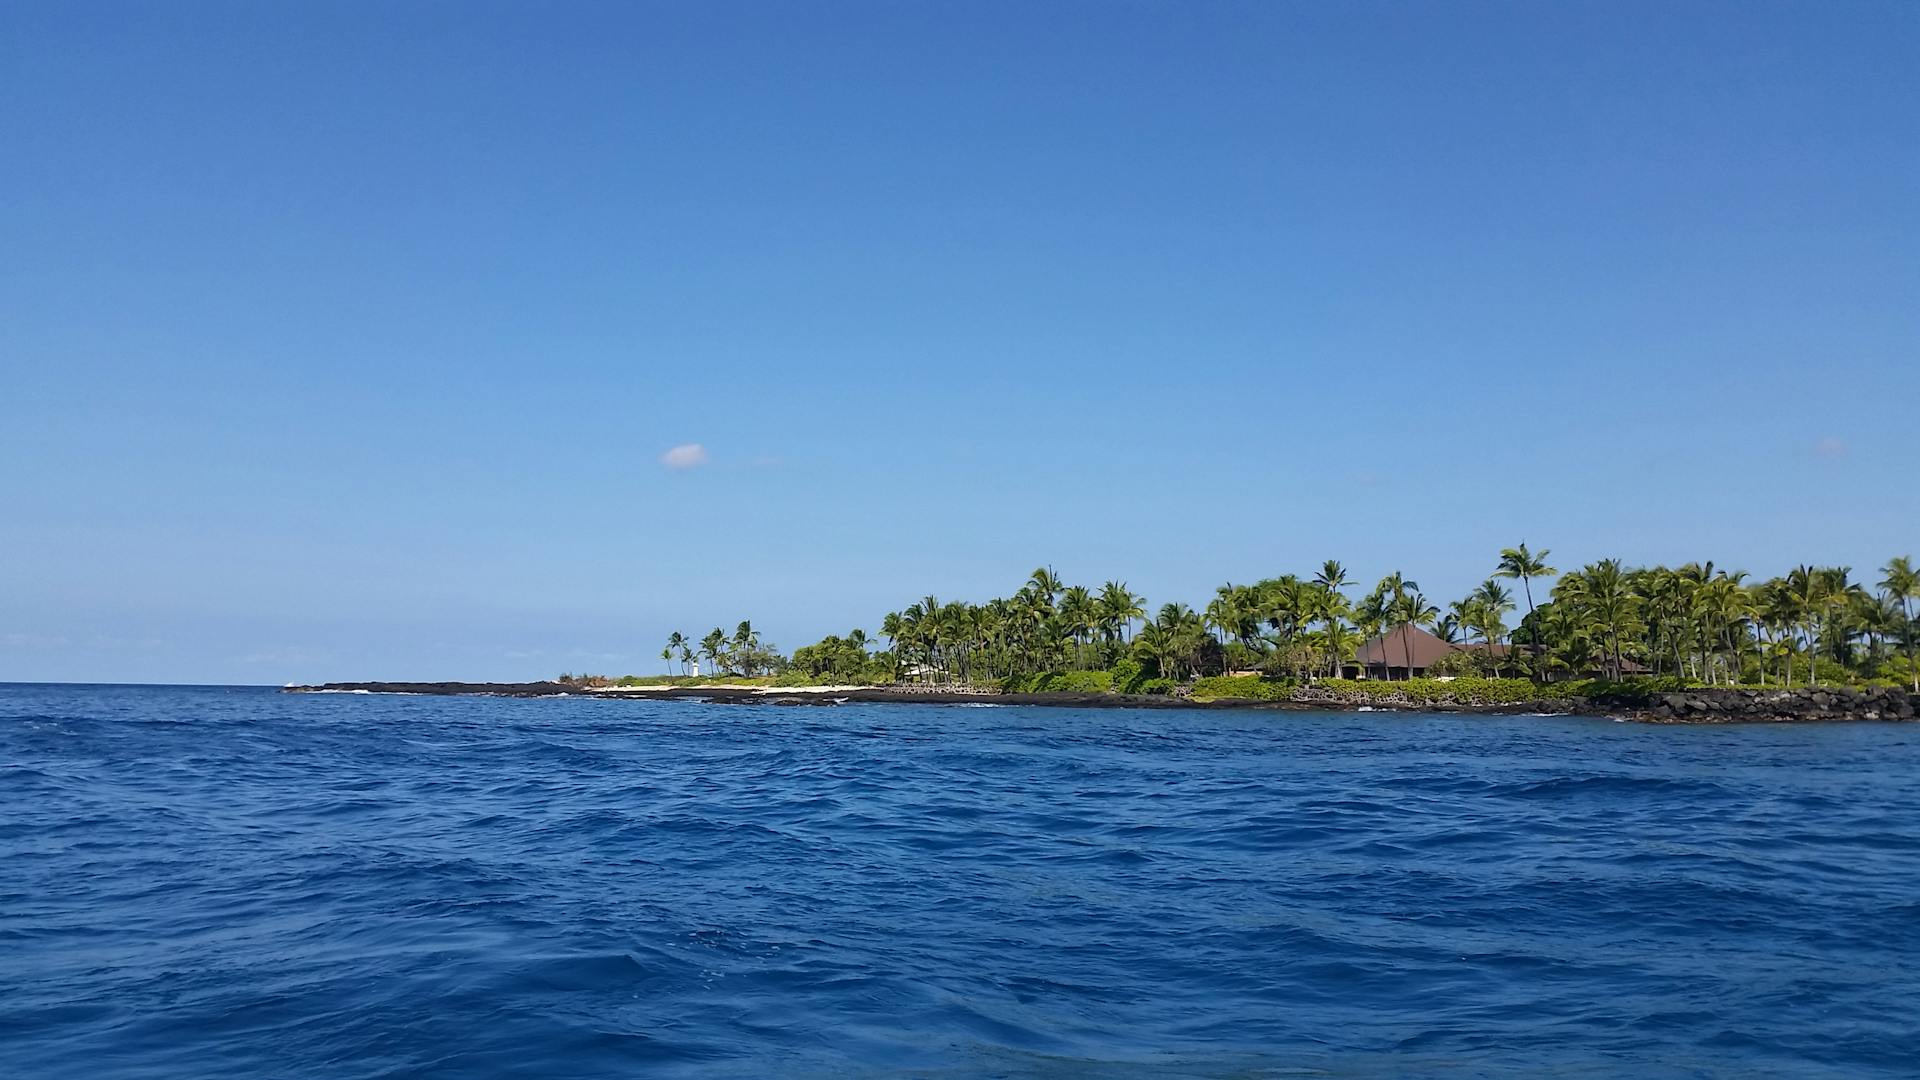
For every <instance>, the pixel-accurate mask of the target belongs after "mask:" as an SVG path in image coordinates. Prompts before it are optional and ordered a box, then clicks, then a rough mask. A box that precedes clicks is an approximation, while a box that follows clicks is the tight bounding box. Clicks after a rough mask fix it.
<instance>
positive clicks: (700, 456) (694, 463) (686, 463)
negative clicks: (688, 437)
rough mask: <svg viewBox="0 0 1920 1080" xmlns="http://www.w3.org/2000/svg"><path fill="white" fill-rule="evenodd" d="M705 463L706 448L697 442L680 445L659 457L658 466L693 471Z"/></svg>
mask: <svg viewBox="0 0 1920 1080" xmlns="http://www.w3.org/2000/svg"><path fill="white" fill-rule="evenodd" d="M706 463H707V448H706V447H704V446H701V445H700V444H699V443H697V442H690V443H681V444H680V445H679V446H676V447H674V448H673V449H671V450H669V451H667V452H666V453H664V454H661V455H660V464H662V465H665V466H666V467H667V468H669V469H693V468H698V467H699V466H701V465H705V464H706Z"/></svg>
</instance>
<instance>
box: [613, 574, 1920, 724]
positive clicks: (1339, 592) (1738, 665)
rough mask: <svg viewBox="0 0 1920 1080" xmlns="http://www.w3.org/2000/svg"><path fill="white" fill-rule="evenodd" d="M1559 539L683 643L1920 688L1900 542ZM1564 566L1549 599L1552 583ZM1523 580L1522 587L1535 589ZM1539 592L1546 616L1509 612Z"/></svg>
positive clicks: (714, 648)
mask: <svg viewBox="0 0 1920 1080" xmlns="http://www.w3.org/2000/svg"><path fill="white" fill-rule="evenodd" d="M1550 555H1551V553H1550V552H1548V551H1545V550H1542V551H1538V552H1535V551H1532V550H1530V549H1529V548H1528V547H1527V545H1525V544H1520V545H1517V546H1515V547H1511V548H1506V549H1504V550H1502V551H1501V552H1500V554H1499V557H1498V558H1497V560H1495V561H1494V564H1493V566H1492V569H1491V573H1490V575H1489V577H1488V578H1487V580H1485V581H1484V582H1483V583H1482V584H1480V585H1478V586H1476V587H1475V588H1473V589H1472V590H1470V591H1469V593H1468V595H1466V596H1464V597H1462V598H1460V599H1459V600H1456V601H1453V602H1451V603H1449V604H1448V605H1447V606H1446V607H1445V608H1444V609H1442V608H1441V607H1440V606H1439V605H1438V604H1435V603H1434V602H1432V601H1430V600H1429V599H1428V598H1427V596H1426V595H1425V594H1424V593H1423V592H1422V590H1421V588H1420V585H1419V583H1418V582H1416V581H1413V580H1411V579H1409V578H1408V577H1406V576H1405V575H1404V574H1402V573H1400V572H1398V571H1396V572H1394V573H1391V574H1388V575H1387V576H1386V577H1384V578H1382V579H1380V581H1379V582H1378V583H1377V584H1376V585H1374V587H1373V588H1372V589H1370V590H1369V591H1367V592H1365V593H1363V594H1360V595H1358V596H1354V595H1352V592H1351V590H1352V589H1353V587H1354V583H1353V581H1352V578H1351V577H1350V575H1349V574H1348V572H1347V570H1346V568H1345V567H1344V566H1342V565H1341V564H1340V563H1338V562H1335V561H1332V560H1329V561H1327V562H1325V563H1323V564H1322V565H1321V566H1320V568H1319V569H1318V570H1317V571H1315V572H1314V573H1312V574H1311V575H1306V576H1296V575H1293V574H1283V575H1281V576H1278V577H1272V578H1265V579H1262V580H1260V581H1256V582H1254V583H1252V584H1247V585H1235V584H1232V583H1228V584H1225V585H1222V586H1220V587H1219V588H1218V589H1217V590H1215V593H1214V596H1213V598H1212V599H1211V600H1209V601H1208V602H1207V604H1206V605H1205V606H1204V608H1202V609H1200V610H1195V609H1193V608H1191V607H1189V606H1187V605H1186V604H1183V603H1178V602H1173V603H1166V604H1162V605H1160V607H1159V608H1158V609H1152V614H1151V616H1150V615H1149V610H1150V609H1149V607H1148V605H1147V601H1146V599H1145V598H1144V597H1142V596H1139V595H1137V594H1135V593H1134V592H1132V591H1131V590H1130V589H1128V587H1127V585H1126V583H1125V582H1121V581H1108V582H1106V583H1104V584H1102V585H1100V586H1099V587H1097V588H1095V587H1089V586H1080V585H1068V584H1066V583H1065V582H1063V581H1061V580H1060V578H1059V576H1058V575H1057V574H1055V573H1054V571H1053V569H1052V568H1051V567H1042V568H1040V569H1038V570H1035V571H1034V572H1033V573H1032V575H1030V576H1029V577H1028V579H1027V580H1026V582H1024V583H1023V584H1022V585H1021V587H1020V588H1018V589H1017V590H1015V591H1014V592H1013V594H1012V595H1011V596H1008V597H1004V598H997V599H991V600H988V601H986V602H984V603H979V604H975V603H969V602H965V601H947V602H942V601H940V600H938V599H936V598H935V597H933V596H927V597H923V598H921V599H920V600H918V601H916V602H914V603H911V604H908V605H907V606H906V607H904V608H902V609H901V610H900V611H897V612H892V613H889V614H888V615H886V616H885V617H884V618H883V619H882V620H881V622H880V628H879V632H880V638H881V639H884V640H883V641H876V640H874V639H870V638H869V637H868V636H867V634H866V633H865V632H864V631H862V630H857V629H856V630H853V631H850V632H848V633H847V634H845V635H834V636H829V637H827V638H825V639H823V640H821V641H819V642H816V643H814V644H812V645H808V646H805V647H803V648H801V649H798V650H796V651H795V652H794V654H793V656H792V658H791V659H789V658H786V657H783V656H781V655H780V654H779V652H778V650H776V649H775V648H774V647H773V646H772V645H770V644H767V643H764V642H762V641H761V639H760V635H759V633H758V632H757V631H755V630H754V629H753V627H752V624H751V623H747V622H742V623H740V624H739V626H738V627H737V628H736V629H735V631H734V633H733V634H732V635H727V634H725V633H723V632H722V631H721V630H719V629H717V628H716V629H715V630H713V631H712V632H711V633H709V634H708V635H707V636H706V637H704V638H702V639H700V640H699V641H698V642H694V641H692V640H691V639H689V638H688V637H687V636H686V635H684V634H680V633H675V634H674V635H672V637H670V638H669V639H668V640H667V643H666V648H665V649H664V650H663V651H662V652H661V658H662V659H663V660H665V661H666V662H667V664H668V667H669V670H672V669H673V668H674V667H675V666H676V665H677V667H678V668H679V671H680V673H681V674H680V676H679V677H680V678H682V679H685V680H686V681H687V682H688V683H692V682H694V681H696V680H695V679H694V678H692V677H690V676H691V672H692V670H693V669H694V666H695V664H696V663H700V664H701V665H702V667H701V670H702V672H703V673H704V674H705V677H706V679H707V680H719V681H726V682H743V681H747V680H756V679H766V680H767V681H768V682H769V683H777V684H778V685H786V686H801V685H826V684H857V685H872V684H890V683H912V684H919V685H925V686H932V687H943V686H972V687H998V688H1001V689H1004V690H1009V691H1022V692H1035V691H1068V692H1079V693H1101V692H1107V691H1112V692H1116V693H1129V694H1142V693H1174V692H1183V693H1187V694H1190V695H1192V696H1193V697H1195V698H1196V699H1203V700H1217V699H1221V698H1253V699H1267V700H1270V699H1278V698H1281V697H1288V696H1301V697H1306V698H1313V699H1317V700H1326V699H1329V698H1330V697H1331V696H1335V695H1347V696H1349V697H1351V698H1352V699H1353V700H1363V699H1366V700H1372V699H1386V698H1391V699H1392V700H1394V701H1397V702H1431V703H1436V704H1444V703H1449V702H1461V703H1465V702H1473V703H1479V704H1501V703H1517V702H1522V701H1538V700H1543V699H1544V700H1553V699H1574V698H1579V697H1591V696H1593V695H1595V694H1599V693H1602V692H1603V689H1604V688H1613V691H1611V692H1617V693H1634V692H1649V691H1646V690H1645V688H1646V687H1649V686H1658V685H1668V684H1670V685H1673V686H1680V685H1704V686H1735V685H1739V686H1808V685H1907V686H1911V687H1912V688H1913V689H1914V690H1915V691H1916V692H1920V660H1917V659H1916V653H1917V652H1920V617H1917V616H1920V612H1917V611H1916V608H1920V572H1917V571H1916V570H1915V568H1914V565H1913V561H1912V559H1911V558H1910V557H1907V556H1901V557H1899V558H1895V559H1892V560H1889V561H1888V563H1887V564H1886V565H1885V566H1884V567H1882V568H1881V570H1880V578H1879V580H1878V582H1877V583H1876V584H1875V585H1874V586H1871V587H1870V586H1868V585H1867V584H1865V583H1863V582H1858V581H1855V580H1854V579H1853V576H1852V571H1851V570H1850V569H1849V568H1847V567H1815V566H1810V565H1803V566H1798V567H1795V568H1793V569H1792V570H1790V571H1788V572H1787V573H1785V574H1783V575H1781V576H1778V577H1774V578H1769V579H1766V580H1764V581H1750V580H1749V576H1748V575H1747V574H1746V573H1745V572H1744V571H1737V570H1736V571H1728V570H1722V569H1719V568H1716V567H1715V566H1714V564H1712V563H1710V562H1709V563H1687V564H1685V565H1682V566H1680V567H1677V568H1669V567H1665V566H1655V567H1644V568H1631V567H1627V566H1625V565H1623V564H1622V563H1621V562H1620V561H1619V560H1617V559H1603V560H1600V561H1598V562H1595V563H1590V564H1588V565H1586V566H1582V567H1580V568H1578V569H1576V570H1570V571H1568V572H1566V573H1561V572H1560V571H1559V570H1557V569H1555V568H1554V567H1553V566H1552V565H1550V564H1549V562H1548V558H1549V556H1550ZM1549 581H1551V582H1553V585H1552V588H1551V589H1550V591H1548V593H1547V594H1546V596H1545V598H1544V599H1542V598H1540V597H1539V596H1537V595H1536V593H1535V592H1534V589H1533V585H1534V583H1535V582H1541V583H1542V584H1543V585H1544V584H1545V583H1546V582H1549ZM1504 582H1516V583H1518V586H1519V597H1518V598H1516V597H1515V595H1514V591H1513V589H1512V588H1510V587H1509V586H1508V585H1507V584H1504ZM1521 601H1524V603H1525V613H1524V614H1523V615H1521V617H1520V620H1519V625H1518V626H1516V627H1512V628H1509V627H1508V625H1507V619H1508V617H1509V616H1511V615H1513V614H1515V613H1516V612H1517V611H1519V610H1520V603H1521ZM1401 626H1412V627H1418V628H1421V629H1422V630H1426V631H1429V632H1430V633H1432V634H1433V636H1434V637H1437V638H1439V639H1440V641H1441V642H1443V643H1445V644H1444V646H1434V644H1433V643H1432V642H1431V641H1427V640H1426V639H1425V638H1424V637H1421V638H1420V640H1421V641H1423V642H1426V645H1427V646H1431V647H1432V648H1443V649H1444V650H1445V651H1444V652H1443V653H1442V654H1441V655H1439V656H1438V657H1437V658H1435V657H1433V656H1432V655H1431V654H1429V655H1428V656H1427V657H1426V658H1425V659H1422V660H1421V661H1420V662H1419V663H1416V662H1415V659H1416V658H1415V656H1414V644H1413V641H1414V638H1415V637H1416V635H1412V634H1396V635H1394V636H1392V637H1389V638H1387V639H1386V643H1384V644H1383V645H1381V646H1376V647H1375V648H1374V650H1373V652H1372V653H1371V654H1369V662H1368V663H1367V664H1365V665H1363V664H1360V663H1357V662H1356V655H1357V652H1358V650H1359V649H1360V648H1361V646H1362V645H1363V644H1364V643H1366V642H1368V641H1371V640H1374V639H1378V638H1381V637H1382V636H1383V635H1387V634H1389V633H1390V632H1392V631H1394V630H1395V629H1396V628H1398V627H1401ZM1363 667H1366V668H1368V670H1366V671H1362V670H1361V669H1362V668H1363ZM1355 675H1367V676H1370V677H1367V678H1351V676H1355ZM1409 675H1413V676H1425V677H1424V678H1422V677H1414V678H1409ZM1343 676H1347V677H1343ZM1383 677H1384V678H1383ZM583 678H584V677H583ZM630 678H631V677H630ZM667 678H668V679H671V678H673V676H668V677H667ZM1647 680H1666V681H1667V682H1666V683H1661V682H1649V681H1647ZM661 681H665V680H664V679H647V680H634V681H633V682H630V683H628V685H642V684H649V683H655V682H661Z"/></svg>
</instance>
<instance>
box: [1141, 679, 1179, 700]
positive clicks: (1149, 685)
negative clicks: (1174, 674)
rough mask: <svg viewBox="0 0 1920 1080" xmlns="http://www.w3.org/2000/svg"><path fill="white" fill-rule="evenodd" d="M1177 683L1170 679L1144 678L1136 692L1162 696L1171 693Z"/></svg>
mask: <svg viewBox="0 0 1920 1080" xmlns="http://www.w3.org/2000/svg"><path fill="white" fill-rule="evenodd" d="M1178 685H1180V684H1179V683H1176V682H1174V681H1173V680H1172V679H1145V680H1142V681H1141V683H1140V689H1139V690H1138V691H1136V693H1141V694H1158V695H1162V696H1164V695H1166V694H1171V693H1173V688H1174V687H1176V686H1178Z"/></svg>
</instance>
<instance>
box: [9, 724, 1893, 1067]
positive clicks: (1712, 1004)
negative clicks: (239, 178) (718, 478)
mask: <svg viewBox="0 0 1920 1080" xmlns="http://www.w3.org/2000/svg"><path fill="white" fill-rule="evenodd" d="M0 808H3V809H4V814H3V815H0V1075H5V1076H8V1077H22V1078H26V1080H40V1078H55V1077H59V1078H65V1077H71V1076H89V1077H106V1078H142V1080H147V1078H160V1077H169V1078H170V1077H181V1078H186V1077H195V1078H197V1077H203V1076H216V1075H217V1076H222V1077H239V1078H254V1077H258V1078H267V1077H290V1076H298V1077H303V1078H304V1077H322V1078H326V1077H339V1078H373V1077H382V1078H388V1077H390V1078H400V1077H422V1078H436V1077H446V1078H468V1077H471V1078H491V1077H555V1076H565V1077H587V1078H593V1077H631V1076H640V1075H645V1076H664V1077H766V1076H776V1077H833V1078H845V1077H896V1076H899V1077H939V1078H949V1077H1073V1078H1080V1077H1089V1078H1091V1077H1115V1076H1118V1077H1151V1078H1163V1077H1164V1078H1173V1077H1179V1078H1186V1077H1263V1078H1264V1077H1283V1076H1284V1077H1291V1076H1339V1077H1345V1076H1369V1077H1401V1076H1436V1077H1534V1076H1544V1075H1552V1076H1576V1077H1582V1076H1592V1077H1601V1076H1606V1077H1611V1076H1630V1077H1755V1076H1759V1077H1860V1076H1865V1077H1873V1076H1888V1077H1891V1076H1911V1075H1914V1072H1913V1069H1914V1065H1913V1063H1914V1062H1915V1061H1916V1060H1920V1024H1916V1022H1915V1021H1914V1020H1913V1019H1912V1013H1913V1006H1912V1002H1914V1001H1920V899H1917V898H1920V731H1917V730H1916V729H1915V728H1912V727H1903V726H1895V725H1881V724H1858V725H1827V726H1767V727H1748V728H1672V727H1640V726H1634V725H1622V724H1615V723H1610V722H1608V721H1604V720H1598V719H1587V718H1578V717H1552V718H1546V717H1461V716H1438V715H1407V714H1364V715H1353V714H1348V715H1332V714H1325V715H1320V714H1275V713H1222V712H1199V711H1193V712H1189V711H1154V712H1127V711H1104V710H1091V711H1078V710H1053V709H1024V708H997V709H970V708H947V707H933V706H891V707H889V706H858V705H849V706H843V707H838V708H831V709H828V708H820V709H780V708H728V707H714V706H703V705H698V704H691V703H678V702H637V701H598V700H585V699H579V698H568V699H553V700H538V701H513V700H492V699H473V698H453V699H449V698H426V697H383V696H359V695H326V696H305V695H285V694H280V693H277V692H273V691H267V690H259V689H243V688H155V687H140V688H115V687H39V686H5V687H0Z"/></svg>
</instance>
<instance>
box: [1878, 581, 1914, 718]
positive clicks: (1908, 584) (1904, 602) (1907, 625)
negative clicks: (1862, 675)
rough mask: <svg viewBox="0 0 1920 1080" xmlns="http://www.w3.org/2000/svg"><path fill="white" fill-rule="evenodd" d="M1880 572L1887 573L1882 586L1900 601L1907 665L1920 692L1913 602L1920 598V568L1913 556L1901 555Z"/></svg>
mask: <svg viewBox="0 0 1920 1080" xmlns="http://www.w3.org/2000/svg"><path fill="white" fill-rule="evenodd" d="M1880 572H1881V573H1882V574H1885V575H1886V576H1885V577H1884V578H1882V579H1881V580H1880V587H1881V588H1882V589H1885V590H1886V593H1887V595H1888V596H1889V597H1891V598H1892V599H1894V600H1897V601H1899V603H1900V614H1901V616H1902V625H1901V627H1900V637H1901V639H1902V640H1903V641H1904V642H1905V644H1906V647H1907V667H1908V669H1909V670H1910V671H1911V673H1912V675H1913V691H1914V693H1916V694H1920V664H1916V663H1915V661H1914V638H1916V637H1920V633H1917V632H1916V631H1917V630H1920V628H1917V627H1916V626H1915V625H1914V621H1913V602H1914V600H1915V599H1920V570H1916V569H1914V565H1913V557H1912V556H1910V555H1899V556H1896V557H1894V558H1892V559H1890V560H1888V561H1887V565H1885V566H1883V567H1881V568H1880Z"/></svg>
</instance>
